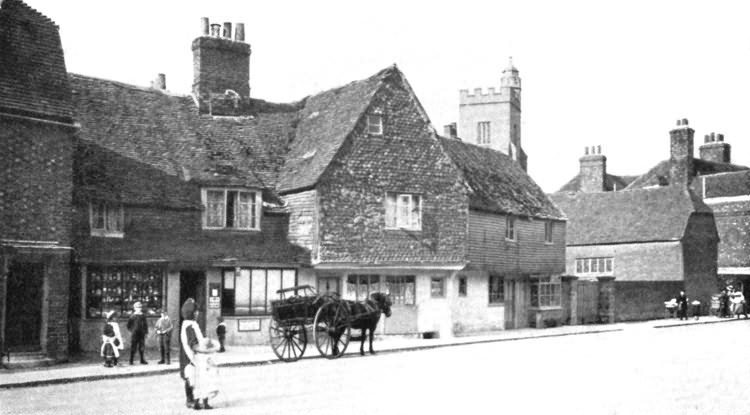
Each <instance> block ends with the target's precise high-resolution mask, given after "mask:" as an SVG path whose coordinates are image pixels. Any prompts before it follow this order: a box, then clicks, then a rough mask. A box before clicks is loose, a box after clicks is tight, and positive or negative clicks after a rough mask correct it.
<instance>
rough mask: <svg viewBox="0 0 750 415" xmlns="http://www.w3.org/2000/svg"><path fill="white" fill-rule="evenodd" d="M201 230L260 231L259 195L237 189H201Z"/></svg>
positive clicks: (258, 193) (260, 203) (260, 201)
mask: <svg viewBox="0 0 750 415" xmlns="http://www.w3.org/2000/svg"><path fill="white" fill-rule="evenodd" d="M201 193H202V195H201V196H202V199H203V206H205V210H204V211H203V229H237V230H258V229H260V213H261V211H260V209H261V206H262V200H261V194H260V192H257V191H246V190H239V189H203V191H202V192H201Z"/></svg>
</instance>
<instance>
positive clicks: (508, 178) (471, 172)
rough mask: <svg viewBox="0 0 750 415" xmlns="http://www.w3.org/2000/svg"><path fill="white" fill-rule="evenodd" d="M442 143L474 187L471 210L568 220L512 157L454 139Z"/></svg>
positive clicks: (471, 191)
mask: <svg viewBox="0 0 750 415" xmlns="http://www.w3.org/2000/svg"><path fill="white" fill-rule="evenodd" d="M439 140H440V144H441V145H442V146H443V149H444V150H445V151H446V153H447V154H448V156H449V157H450V158H451V160H453V162H454V163H455V164H456V166H457V167H458V168H459V170H460V171H461V173H462V174H463V178H464V180H465V181H466V183H467V184H468V185H469V187H470V191H469V205H470V207H471V208H474V209H478V210H484V211H489V212H497V213H511V214H514V215H520V216H531V217H539V218H553V219H564V218H565V215H564V214H563V213H562V212H561V211H560V209H558V208H557V206H555V204H554V203H553V202H552V201H551V200H550V199H549V197H547V195H546V194H545V193H544V192H543V191H542V189H541V188H540V187H539V186H538V185H537V184H536V183H535V182H534V181H533V180H532V179H531V177H529V175H528V174H527V173H526V172H525V171H524V170H523V169H522V168H521V166H520V165H519V164H518V163H516V162H515V161H513V159H511V158H510V157H508V156H506V155H505V154H503V153H501V152H499V151H495V150H492V149H488V148H484V147H480V146H477V145H474V144H469V143H465V142H463V141H461V140H458V139H454V138H445V137H439Z"/></svg>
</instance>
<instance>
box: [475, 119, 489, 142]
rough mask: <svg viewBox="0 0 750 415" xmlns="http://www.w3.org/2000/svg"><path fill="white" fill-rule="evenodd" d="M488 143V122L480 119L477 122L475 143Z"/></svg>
mask: <svg viewBox="0 0 750 415" xmlns="http://www.w3.org/2000/svg"><path fill="white" fill-rule="evenodd" d="M489 143H490V122H489V121H480V122H478V123H477V144H489Z"/></svg>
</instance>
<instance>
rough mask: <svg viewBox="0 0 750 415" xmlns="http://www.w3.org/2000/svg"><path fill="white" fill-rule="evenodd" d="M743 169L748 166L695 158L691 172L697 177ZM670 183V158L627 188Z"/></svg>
mask: <svg viewBox="0 0 750 415" xmlns="http://www.w3.org/2000/svg"><path fill="white" fill-rule="evenodd" d="M742 170H748V167H745V166H739V165H736V164H730V163H718V162H715V161H708V160H703V159H699V158H696V159H693V171H692V172H691V176H693V177H695V176H696V175H700V176H703V175H706V174H714V173H722V172H731V171H742ZM669 183H670V177H669V160H664V161H661V162H659V163H658V164H657V165H656V166H654V167H652V168H651V169H650V170H649V171H647V172H646V173H645V174H643V175H641V176H639V177H638V178H636V179H635V180H633V181H632V182H631V183H630V184H629V185H628V187H627V188H628V190H630V189H641V188H644V187H648V186H665V185H668V184H669Z"/></svg>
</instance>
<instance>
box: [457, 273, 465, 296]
mask: <svg viewBox="0 0 750 415" xmlns="http://www.w3.org/2000/svg"><path fill="white" fill-rule="evenodd" d="M458 296H459V297H466V277H464V276H460V277H458Z"/></svg>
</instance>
